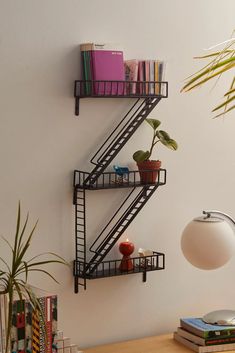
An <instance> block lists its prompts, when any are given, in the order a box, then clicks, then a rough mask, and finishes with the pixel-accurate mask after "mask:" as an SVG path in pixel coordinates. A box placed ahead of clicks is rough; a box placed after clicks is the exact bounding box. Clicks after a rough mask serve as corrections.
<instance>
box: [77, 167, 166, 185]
mask: <svg viewBox="0 0 235 353" xmlns="http://www.w3.org/2000/svg"><path fill="white" fill-rule="evenodd" d="M142 172H143V173H146V174H148V175H150V178H149V180H151V179H152V176H153V174H154V173H156V172H157V174H158V176H157V180H156V182H155V183H144V184H143V182H142V181H141V180H140V176H139V171H138V170H131V171H129V172H128V173H126V174H125V176H124V177H121V176H119V175H118V174H117V173H115V172H106V173H102V174H99V176H98V177H97V178H96V181H95V182H94V183H92V184H91V183H90V182H89V180H90V179H89V177H90V175H91V173H87V172H83V171H81V170H75V171H74V181H73V186H74V188H75V189H77V188H81V189H87V190H102V189H121V188H130V187H143V186H148V185H159V186H160V185H164V184H165V183H166V170H165V169H156V170H154V169H153V170H147V169H146V170H143V171H142ZM86 181H87V182H86Z"/></svg>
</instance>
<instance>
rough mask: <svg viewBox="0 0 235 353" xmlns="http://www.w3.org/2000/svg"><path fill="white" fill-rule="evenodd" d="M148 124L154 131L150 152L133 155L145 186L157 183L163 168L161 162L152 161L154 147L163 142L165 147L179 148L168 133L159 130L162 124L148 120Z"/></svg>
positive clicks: (139, 152) (154, 120) (139, 151)
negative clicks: (160, 170) (159, 171)
mask: <svg viewBox="0 0 235 353" xmlns="http://www.w3.org/2000/svg"><path fill="white" fill-rule="evenodd" d="M146 122H147V123H148V124H149V125H150V126H151V127H152V129H153V138H152V143H151V146H150V149H149V151H142V150H138V151H136V152H135V153H134V154H133V159H134V161H136V163H137V166H138V169H139V172H140V180H141V182H142V183H143V184H151V183H155V181H156V179H157V176H158V170H159V169H160V168H161V161H159V160H150V157H151V155H152V152H153V148H154V146H155V145H156V144H157V143H158V142H161V143H162V144H163V145H164V146H166V147H168V148H169V149H171V150H174V151H176V150H177V148H178V145H177V142H176V141H175V140H173V139H172V138H171V137H170V136H169V135H168V133H167V132H166V131H163V130H157V129H158V127H159V125H160V124H161V122H160V121H159V120H156V119H146Z"/></svg>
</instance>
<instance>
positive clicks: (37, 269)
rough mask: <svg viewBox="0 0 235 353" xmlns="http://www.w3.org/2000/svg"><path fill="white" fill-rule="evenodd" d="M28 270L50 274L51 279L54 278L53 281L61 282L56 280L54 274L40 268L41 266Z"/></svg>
mask: <svg viewBox="0 0 235 353" xmlns="http://www.w3.org/2000/svg"><path fill="white" fill-rule="evenodd" d="M28 272H43V273H44V274H46V275H47V276H49V277H50V278H51V279H53V281H55V282H56V283H58V284H59V282H58V281H57V280H56V278H55V277H54V276H52V275H51V274H50V273H49V272H47V271H46V270H43V269H39V268H32V269H29V270H28Z"/></svg>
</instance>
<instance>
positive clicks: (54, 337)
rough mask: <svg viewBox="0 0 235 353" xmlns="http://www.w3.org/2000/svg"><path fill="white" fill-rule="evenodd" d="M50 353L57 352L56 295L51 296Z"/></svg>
mask: <svg viewBox="0 0 235 353" xmlns="http://www.w3.org/2000/svg"><path fill="white" fill-rule="evenodd" d="M51 309H52V353H56V352H57V336H58V310H57V296H56V295H53V296H52V301H51Z"/></svg>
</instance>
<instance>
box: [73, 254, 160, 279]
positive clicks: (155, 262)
mask: <svg viewBox="0 0 235 353" xmlns="http://www.w3.org/2000/svg"><path fill="white" fill-rule="evenodd" d="M130 261H131V262H132V269H129V270H127V269H124V268H125V266H122V265H121V264H122V259H118V260H111V261H103V262H101V263H100V264H96V263H95V262H94V263H84V262H82V261H75V262H74V269H75V271H74V276H75V277H80V278H86V279H97V278H105V277H113V276H122V275H130V274H135V273H143V274H144V275H145V276H144V277H143V280H144V281H146V272H150V271H158V270H164V269H165V254H163V253H160V252H155V251H154V252H153V255H150V256H138V257H131V258H130ZM123 267H124V268H123Z"/></svg>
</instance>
